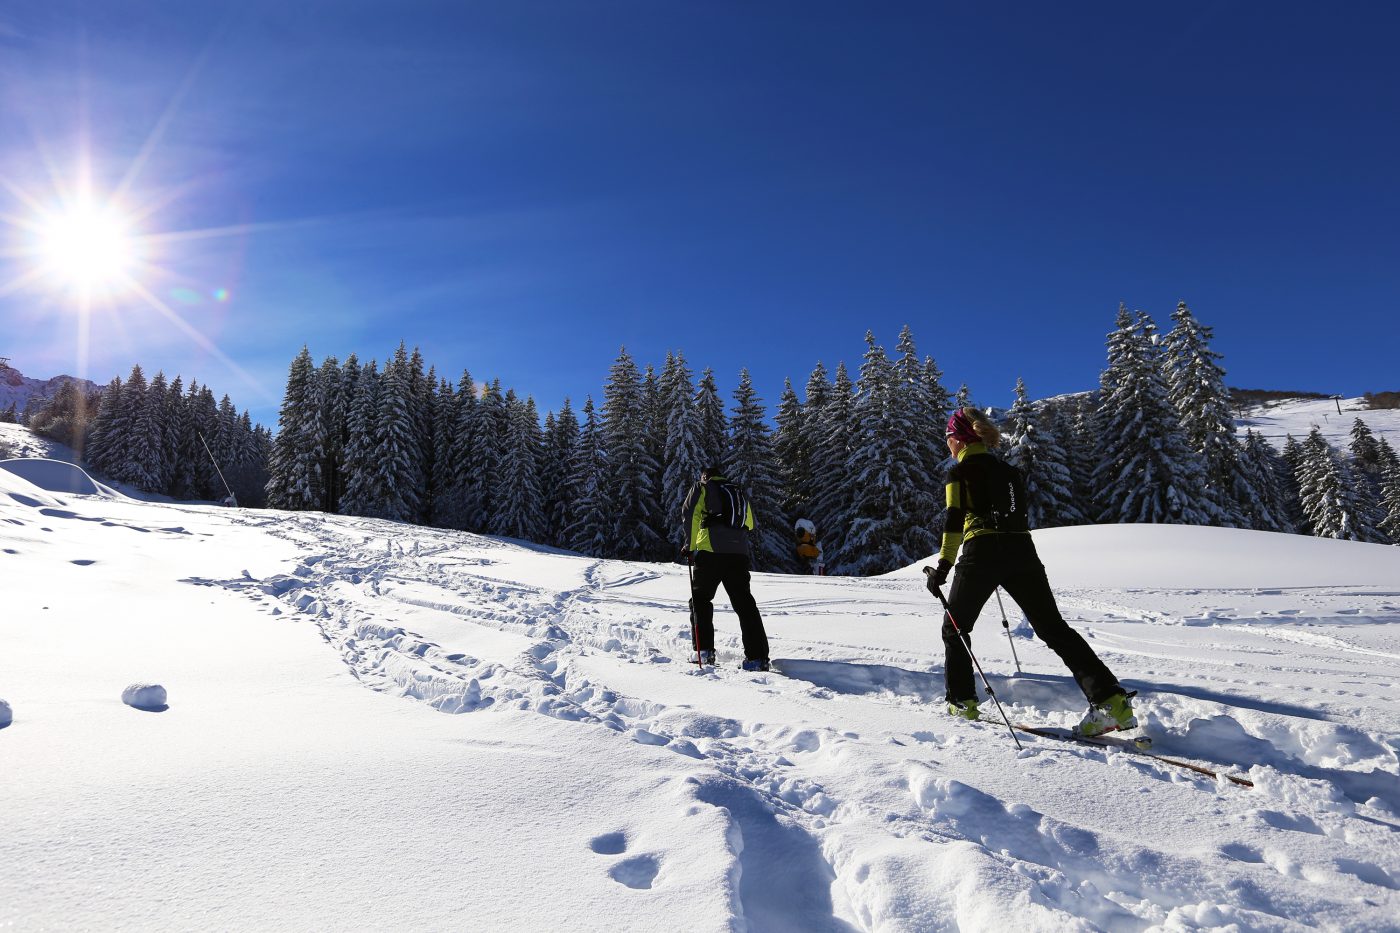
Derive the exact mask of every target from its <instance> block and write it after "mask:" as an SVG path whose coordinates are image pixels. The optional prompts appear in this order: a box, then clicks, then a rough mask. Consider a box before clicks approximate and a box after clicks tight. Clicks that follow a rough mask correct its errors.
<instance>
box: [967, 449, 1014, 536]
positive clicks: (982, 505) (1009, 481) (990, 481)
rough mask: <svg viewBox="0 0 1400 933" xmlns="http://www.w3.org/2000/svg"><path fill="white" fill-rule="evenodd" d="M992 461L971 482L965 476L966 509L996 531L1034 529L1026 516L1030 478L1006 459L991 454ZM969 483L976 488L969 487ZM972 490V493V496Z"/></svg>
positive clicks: (990, 459)
mask: <svg viewBox="0 0 1400 933" xmlns="http://www.w3.org/2000/svg"><path fill="white" fill-rule="evenodd" d="M987 459H988V460H989V461H990V462H989V463H987V464H985V468H984V469H983V470H982V471H979V472H980V473H981V475H979V476H977V477H975V478H974V480H973V481H972V483H970V484H969V483H968V480H967V477H966V476H961V477H960V480H961V482H962V500H963V508H965V509H966V510H967V511H969V512H971V513H972V514H973V515H976V516H977V517H978V518H980V519H982V523H983V524H984V525H985V526H986V527H987V528H990V529H991V530H993V531H1001V532H1008V533H1011V532H1020V531H1030V530H1031V526H1030V521H1029V519H1028V518H1027V517H1026V507H1027V506H1028V505H1029V504H1030V503H1029V502H1028V500H1027V495H1026V477H1025V475H1024V474H1022V473H1021V471H1020V470H1018V469H1016V467H1014V466H1012V465H1011V464H1009V463H1007V462H1006V461H1004V460H998V459H997V458H996V457H991V456H989V457H988V458H987ZM969 485H970V486H971V487H972V488H971V490H969V488H968V487H969ZM969 491H970V492H971V493H972V495H970V496H969V495H968V493H969Z"/></svg>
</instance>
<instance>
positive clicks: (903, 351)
mask: <svg viewBox="0 0 1400 933" xmlns="http://www.w3.org/2000/svg"><path fill="white" fill-rule="evenodd" d="M895 348H896V349H897V350H898V351H899V358H898V359H897V360H895V361H894V371H895V377H896V379H897V380H898V383H899V388H898V393H899V394H900V395H902V397H903V398H904V404H905V407H906V409H907V411H908V413H909V414H908V417H909V424H910V432H911V437H910V442H911V443H912V444H913V445H914V447H915V449H917V450H918V453H919V466H920V469H921V471H922V473H923V475H925V476H927V477H928V479H929V482H930V483H932V484H933V486H934V487H936V488H935V489H933V490H932V491H931V492H930V494H931V495H933V497H934V499H935V501H936V502H938V503H941V501H942V490H943V482H942V474H943V471H942V464H943V461H944V460H945V459H947V457H948V445H947V444H945V443H944V441H943V432H944V430H945V429H946V426H947V423H948V390H947V389H945V388H943V384H942V382H940V381H939V380H940V378H941V375H942V374H941V373H939V372H938V365H937V364H936V363H934V362H933V357H928V358H926V359H925V360H924V361H923V362H922V363H920V362H919V351H918V349H917V348H916V347H915V345H914V333H913V331H911V330H910V329H909V325H908V324H906V325H904V327H903V328H902V329H901V330H900V332H899V343H898V344H897V345H896V347H895ZM930 380H932V381H930ZM941 511H942V508H941V505H939V506H936V507H935V512H941ZM937 522H938V516H937V515H936V514H935V515H931V516H929V519H928V525H927V530H928V531H930V532H932V531H933V526H934V525H935V524H937ZM914 546H916V542H914V541H908V542H906V547H914Z"/></svg>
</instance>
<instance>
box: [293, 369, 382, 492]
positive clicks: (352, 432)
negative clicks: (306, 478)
mask: <svg viewBox="0 0 1400 933" xmlns="http://www.w3.org/2000/svg"><path fill="white" fill-rule="evenodd" d="M346 424H347V428H348V432H349V434H348V436H349V440H348V441H347V442H346V444H345V491H344V492H342V493H341V495H340V514H342V515H365V516H374V515H378V514H379V511H378V509H379V503H380V501H381V500H382V499H383V498H384V494H383V490H382V489H381V488H380V476H379V471H378V469H377V468H376V466H377V464H376V458H377V457H378V455H379V364H378V363H376V362H375V361H374V360H370V361H369V363H367V364H365V365H364V366H361V367H360V368H359V370H358V372H357V374H356V378H355V385H354V391H353V394H352V395H351V401H350V413H349V415H348V416H347V419H346ZM274 449H275V448H274Z"/></svg>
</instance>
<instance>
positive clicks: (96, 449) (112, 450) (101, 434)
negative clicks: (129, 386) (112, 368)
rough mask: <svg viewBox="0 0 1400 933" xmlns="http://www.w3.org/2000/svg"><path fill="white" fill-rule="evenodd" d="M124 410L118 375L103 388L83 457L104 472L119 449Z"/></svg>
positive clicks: (110, 466) (93, 467)
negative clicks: (120, 424)
mask: <svg viewBox="0 0 1400 933" xmlns="http://www.w3.org/2000/svg"><path fill="white" fill-rule="evenodd" d="M10 407H11V408H13V407H14V406H13V405H11V406H10ZM124 410H125V408H124V405H123V403H122V380H121V377H120V376H117V377H115V378H113V379H112V381H111V382H109V383H108V384H107V387H106V388H105V389H103V390H102V400H101V401H100V402H98V404H97V414H96V415H94V416H93V419H92V427H91V429H90V430H89V431H88V442H87V448H86V449H85V450H84V451H83V457H84V459H85V461H86V462H87V465H88V466H90V467H92V469H94V470H97V471H99V472H102V473H110V472H111V468H112V465H113V463H114V462H115V459H114V458H115V454H116V451H117V443H118V437H119V434H118V433H117V432H118V431H119V430H121V428H120V426H119V424H118V422H119V421H120V419H121V417H122V412H123V411H124Z"/></svg>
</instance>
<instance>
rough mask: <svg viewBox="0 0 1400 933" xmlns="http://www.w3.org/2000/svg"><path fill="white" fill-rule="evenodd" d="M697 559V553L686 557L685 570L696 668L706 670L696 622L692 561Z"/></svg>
mask: <svg viewBox="0 0 1400 933" xmlns="http://www.w3.org/2000/svg"><path fill="white" fill-rule="evenodd" d="M694 557H695V552H693V551H692V552H691V553H689V554H687V555H686V558H685V569H686V570H688V571H690V644H691V647H693V648H694V649H695V666H696V667H698V668H700V670H702V671H703V670H704V669H705V664H704V662H703V661H701V659H700V623H699V622H697V621H696V620H695V564H693V563H691V561H692V560H693V559H694Z"/></svg>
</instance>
